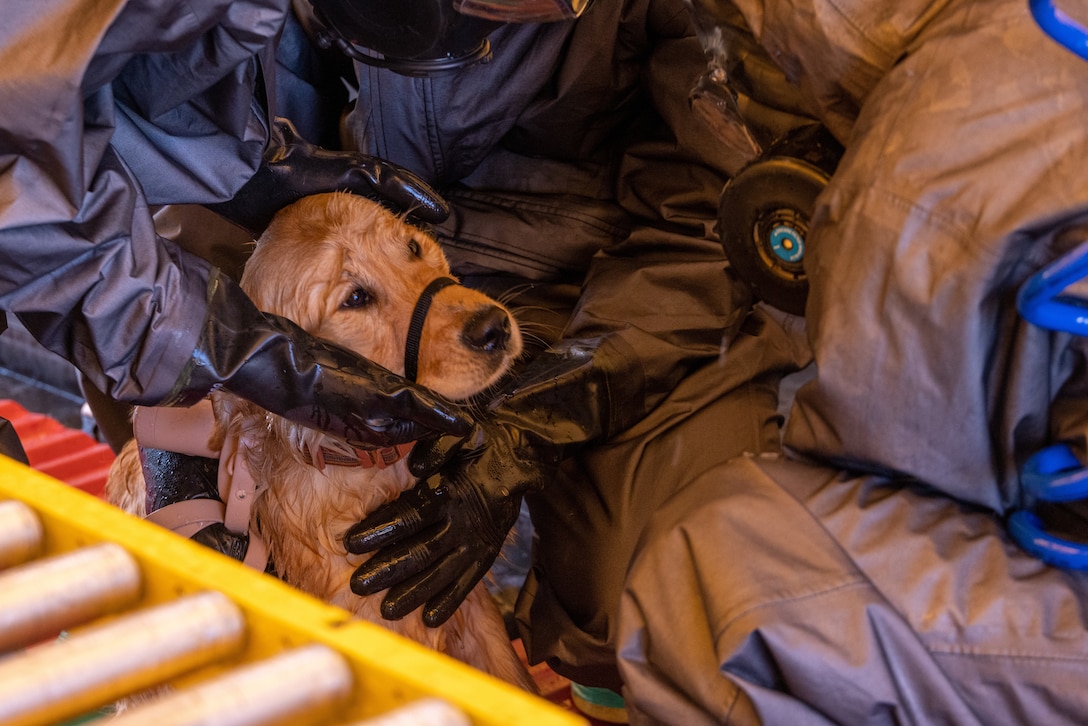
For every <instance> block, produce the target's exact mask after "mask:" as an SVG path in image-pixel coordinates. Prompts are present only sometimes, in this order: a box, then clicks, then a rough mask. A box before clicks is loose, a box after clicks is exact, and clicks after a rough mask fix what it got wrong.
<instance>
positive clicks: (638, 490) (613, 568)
mask: <svg viewBox="0 0 1088 726" xmlns="http://www.w3.org/2000/svg"><path fill="white" fill-rule="evenodd" d="M800 332H801V329H800V328H799V323H798V320H797V319H795V318H789V317H786V318H782V317H780V316H779V315H777V314H776V313H774V312H773V311H768V310H765V309H764V308H762V307H757V308H756V309H755V310H754V311H753V312H752V314H751V315H750V316H749V317H748V318H746V320H745V321H744V324H743V326H742V327H741V329H740V331H739V332H738V333H737V334H736V335H735V336H734V338H733V340H732V343H731V345H730V346H729V348H728V350H727V351H726V352H725V353H724V354H723V355H722V357H721V358H720V359H719V360H715V361H714V362H713V363H711V364H708V365H707V366H705V367H704V368H702V369H700V370H698V371H696V372H695V373H693V374H691V375H690V376H688V377H687V378H686V379H685V380H684V381H682V382H681V383H680V384H679V385H678V386H677V387H676V388H675V389H674V390H673V391H672V393H671V394H670V395H669V396H668V398H666V399H665V400H664V401H663V402H662V403H661V404H660V405H659V406H657V407H656V408H655V409H654V410H653V411H652V412H651V413H650V414H649V415H648V416H646V417H645V418H643V419H642V420H641V421H640V422H639V423H637V424H636V425H634V426H632V427H631V428H630V429H628V430H627V431H626V432H624V433H623V434H621V435H619V436H617V437H614V438H613V439H610V440H609V441H608V442H607V443H605V444H603V445H599V446H596V447H591V448H587V449H586V450H584V451H582V452H580V453H579V454H578V455H577V456H575V457H573V458H572V459H570V460H568V461H567V462H565V463H564V465H563V467H562V469H561V472H560V478H559V479H558V480H557V481H556V482H554V483H553V484H552V485H551V486H550V487H548V488H547V489H546V490H545V491H544V492H542V493H540V494H536V495H533V494H530V495H528V496H527V497H526V501H527V502H528V503H529V511H530V513H531V515H532V520H533V527H534V531H535V532H536V534H537V535H538V536H537V539H536V541H535V549H534V555H535V558H534V562H533V567H532V569H531V570H530V572H529V577H528V579H527V581H526V583H525V586H524V588H523V589H522V592H521V594H520V597H519V598H518V601H517V606H516V613H515V616H516V619H517V622H518V626H519V632H520V633H521V635H522V638H523V641H524V643H525V645H526V651H527V653H529V654H530V658H531V659H536V660H546V661H547V662H548V663H549V664H550V665H551V666H552V668H554V669H556V670H557V671H559V672H561V673H563V674H564V675H566V676H567V677H568V678H571V679H572V680H574V681H576V682H578V683H582V684H586V685H595V686H601V687H606V688H611V689H613V690H615V691H619V690H620V688H621V679H620V678H619V675H618V673H617V671H616V667H615V658H616V648H617V646H618V644H619V641H618V639H617V628H618V623H617V614H618V607H619V598H620V593H621V591H622V589H623V585H624V579H625V574H626V572H627V567H628V564H629V563H630V561H631V559H632V557H633V552H634V550H635V546H636V544H637V542H638V539H639V535H640V533H641V531H642V528H643V526H644V525H645V524H646V522H647V521H648V520H649V518H650V517H651V516H653V514H654V513H655V512H656V511H657V510H658V509H659V508H660V507H661V506H662V505H663V504H664V503H665V502H666V501H668V499H669V498H670V497H671V496H672V495H673V494H674V493H675V492H676V491H680V490H683V489H684V488H686V487H687V486H689V485H690V483H691V482H692V481H694V480H695V479H696V478H697V477H698V476H699V475H700V474H702V473H703V472H704V471H706V470H707V469H711V468H713V467H715V466H717V465H720V464H721V463H723V462H725V461H728V460H729V459H731V458H733V457H734V456H737V455H739V454H741V453H742V452H774V451H779V450H780V446H779V439H780V432H779V427H780V426H781V423H782V417H781V415H780V413H779V393H780V392H779V384H780V381H781V379H782V378H783V377H784V376H786V375H787V374H789V373H791V372H794V371H797V370H799V368H800V367H801V366H803V365H804V363H805V362H806V360H807V349H806V348H805V347H804V346H803V345H798V344H797V343H798V340H799V338H800ZM587 553H591V556H587ZM676 723H683V722H682V721H678V722H676Z"/></svg>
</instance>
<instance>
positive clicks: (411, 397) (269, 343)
mask: <svg viewBox="0 0 1088 726" xmlns="http://www.w3.org/2000/svg"><path fill="white" fill-rule="evenodd" d="M214 388H222V389H224V390H226V391H229V392H230V393H233V394H235V395H237V396H240V397H242V398H245V399H247V400H249V401H251V402H253V403H255V404H257V405H258V406H260V407H262V408H265V409H267V410H269V411H271V412H272V413H274V414H277V415H279V416H283V417H284V418H286V419H289V420H291V421H294V422H295V423H298V424H302V425H303V426H306V427H309V428H313V429H317V430H319V431H324V432H325V433H328V434H331V435H332V436H335V437H337V438H340V439H343V440H345V441H347V442H348V443H349V444H351V445H353V446H358V447H361V448H381V447H385V446H392V445H395V444H402V443H406V442H409V441H415V440H417V439H420V438H424V437H427V436H435V435H438V434H454V435H457V436H464V435H465V434H466V433H468V432H469V431H470V430H471V428H472V422H471V421H470V420H469V419H468V418H467V417H466V416H465V415H464V414H463V413H461V411H460V410H459V408H458V407H457V406H456V405H454V404H453V403H450V402H449V401H447V400H445V399H444V398H442V397H440V396H438V395H437V394H434V393H432V392H430V391H428V390H426V389H424V388H421V387H419V386H415V385H413V384H412V383H409V382H408V381H407V380H405V379H404V378H402V377H400V376H398V375H395V374H394V373H392V372H390V371H388V370H386V369H385V368H382V367H381V366H379V365H377V364H376V363H373V362H371V361H369V360H367V359H365V358H362V357H360V356H358V355H356V354H354V353H352V352H350V351H348V350H345V349H343V348H339V347H337V346H335V345H333V344H331V343H329V342H327V341H323V340H320V339H318V338H315V337H314V336H312V335H310V334H309V333H307V332H306V331H304V330H303V329H302V328H300V327H298V326H297V325H295V324H294V323H292V322H291V321H290V320H287V319H285V318H281V317H277V316H275V315H268V314H265V313H262V312H260V311H258V310H257V308H256V307H255V306H254V305H253V303H252V302H251V301H250V299H249V298H248V297H247V296H246V295H245V293H244V292H242V290H241V288H239V287H238V285H237V284H236V283H235V282H234V281H233V280H231V279H230V278H228V277H227V276H225V275H223V274H222V273H218V272H214V271H213V273H212V275H211V277H210V278H209V281H208V315H207V317H206V318H205V321H204V329H203V332H202V335H201V337H200V340H199V341H198V343H197V347H196V350H195V351H194V352H193V359H192V361H191V362H190V364H189V366H188V367H187V368H186V370H185V371H184V372H183V373H182V375H181V377H180V378H179V380H178V382H177V383H176V384H175V389H174V392H173V394H172V395H171V396H170V397H168V399H167V400H165V401H163V402H162V403H161V404H160V405H181V406H189V405H192V404H194V403H196V402H197V401H199V400H200V399H201V398H203V397H204V396H205V395H207V394H208V393H209V392H210V391H211V390H212V389H214Z"/></svg>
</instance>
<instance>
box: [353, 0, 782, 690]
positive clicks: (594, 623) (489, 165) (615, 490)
mask: <svg viewBox="0 0 1088 726" xmlns="http://www.w3.org/2000/svg"><path fill="white" fill-rule="evenodd" d="M491 42H492V47H493V49H494V57H493V58H492V59H491V60H490V62H488V63H484V64H477V65H474V66H470V67H468V68H465V69H462V70H459V71H457V72H455V73H451V74H444V75H441V76H434V77H429V78H412V77H406V76H397V75H396V74H393V73H390V72H387V71H383V70H381V69H377V68H373V67H369V66H361V65H359V66H357V68H356V71H357V74H358V81H359V94H358V100H357V101H356V104H355V107H354V109H353V111H352V113H351V114H350V115H349V117H348V121H347V128H346V132H347V136H348V137H349V138H350V139H352V141H353V143H354V144H355V146H356V147H357V148H358V149H359V150H360V151H363V152H365V153H369V154H373V155H376V156H380V157H382V158H385V159H388V160H390V161H393V162H395V163H399V164H402V165H404V166H406V167H408V168H410V169H412V170H413V171H415V172H417V173H418V174H420V176H422V177H423V178H424V179H425V180H426V181H428V182H430V183H432V184H435V185H437V186H438V188H439V190H440V192H441V193H442V194H443V196H444V197H445V198H446V199H447V200H448V201H449V202H450V204H451V207H452V212H451V215H450V219H449V220H448V221H447V222H445V223H443V224H442V225H439V226H438V227H437V231H438V234H439V238H440V240H441V242H442V243H443V246H444V249H445V250H446V252H447V254H448V256H449V257H450V259H451V264H452V265H453V268H454V271H455V272H456V273H457V274H459V275H467V276H471V277H472V278H473V279H474V280H480V279H483V278H486V277H488V276H491V277H500V276H501V277H503V278H504V279H505V278H514V282H512V283H511V285H510V286H509V287H507V288H506V290H505V293H506V294H505V295H504V294H500V295H499V296H500V298H501V299H504V300H507V299H509V300H510V302H511V304H512V305H513V306H514V308H515V311H516V308H517V306H518V297H517V296H516V293H517V292H518V291H519V290H526V289H531V290H532V291H533V293H534V296H535V298H536V299H537V300H541V299H542V298H543V299H544V302H543V304H545V305H548V304H549V303H548V302H547V301H546V297H545V293H546V291H547V290H548V289H549V288H550V287H551V286H558V287H557V288H556V289H560V290H563V291H566V290H567V289H569V286H571V285H577V286H580V290H581V294H580V296H579V298H578V300H577V301H576V302H575V304H574V308H573V310H572V311H571V314H570V315H569V316H567V317H565V318H561V319H559V320H557V321H556V323H555V329H554V330H550V331H548V335H549V337H551V336H554V335H556V334H557V335H558V342H559V344H563V345H566V344H574V345H577V344H578V341H579V340H586V341H593V342H592V343H591V344H587V345H586V349H587V350H595V349H601V339H605V340H607V341H608V346H607V348H608V349H611V350H623V351H627V352H628V353H629V354H628V355H626V361H625V368H624V369H622V370H619V371H616V373H615V375H616V376H628V377H629V381H640V382H642V385H641V386H640V390H637V391H635V392H634V393H633V395H628V396H625V397H624V398H623V400H619V401H615V402H614V409H615V410H613V411H611V412H609V414H608V419H609V420H612V421H623V422H630V421H634V420H638V421H639V423H638V424H635V425H634V426H633V427H632V428H631V429H630V430H629V431H628V432H626V433H623V434H620V435H619V436H618V437H615V438H614V439H611V440H609V443H607V444H604V445H602V444H601V442H600V441H592V442H589V444H590V445H589V446H587V448H586V450H585V451H584V452H582V453H580V454H579V455H578V456H577V457H574V458H573V459H571V460H569V461H568V462H567V464H566V465H565V466H564V468H563V473H562V474H561V476H560V477H559V478H558V479H557V480H556V481H554V482H552V483H551V484H549V485H548V486H546V487H545V491H544V492H543V493H542V494H541V495H539V496H532V497H530V498H528V501H529V507H530V509H531V511H532V516H533V520H534V526H537V523H538V522H539V523H540V524H539V526H540V527H541V530H540V533H541V536H540V537H539V538H538V543H539V545H538V547H537V562H538V563H539V564H538V567H537V568H536V569H534V574H533V576H532V577H533V580H534V581H533V583H531V584H530V585H529V587H527V588H526V593H525V594H524V595H523V603H521V604H519V613H520V615H519V620H520V621H521V625H522V627H521V630H520V632H521V635H522V638H523V641H524V642H525V644H526V648H527V651H528V653H529V658H530V660H532V661H533V662H538V661H541V660H548V662H549V663H551V664H552V666H553V667H554V668H556V669H557V670H559V671H560V672H561V673H563V674H564V675H568V676H570V677H577V679H579V680H580V682H584V683H589V684H594V683H597V684H600V685H606V684H608V685H612V684H615V683H616V681H617V676H616V668H615V655H614V649H613V645H612V638H613V624H614V615H615V610H616V607H617V605H618V601H619V590H620V586H621V584H622V572H623V569H624V567H625V566H626V562H627V559H628V558H629V555H630V549H631V547H632V546H633V539H631V533H636V534H637V532H638V530H639V529H640V527H641V522H642V521H644V520H645V518H646V517H648V516H649V514H650V513H651V512H652V511H653V508H654V506H655V505H656V503H657V502H659V501H661V500H663V499H664V498H665V496H667V494H668V493H670V492H671V491H674V490H675V489H677V488H679V487H682V486H683V485H684V483H685V481H686V479H687V478H688V477H690V476H692V475H694V473H695V472H696V470H698V469H699V468H700V467H704V466H709V465H710V464H712V463H715V462H717V461H718V460H719V458H718V457H725V456H729V455H732V454H735V453H739V452H740V451H743V450H744V449H745V448H748V447H755V448H759V447H761V446H764V445H772V444H774V442H775V440H776V438H777V430H776V426H777V420H776V419H774V422H773V423H768V420H767V418H766V417H768V416H769V417H774V416H775V413H774V402H773V400H772V401H771V402H770V403H769V404H768V408H769V413H768V412H766V411H764V410H762V409H759V408H758V407H754V408H752V409H744V408H739V409H735V410H732V411H730V412H728V413H723V414H721V415H718V414H717V413H711V412H710V411H711V410H712V408H713V406H712V404H713V402H714V401H715V400H716V399H717V398H718V397H720V396H721V395H723V392H724V391H729V390H732V389H734V388H737V389H743V390H747V388H746V386H747V384H746V383H745V382H743V381H739V380H737V379H735V378H734V377H732V376H731V374H730V372H729V367H728V366H725V367H724V368H721V367H719V364H718V361H719V354H720V352H721V350H722V347H723V341H727V340H730V339H732V338H734V337H737V336H738V335H740V329H741V326H742V324H743V322H744V320H745V315H746V313H747V310H748V307H749V301H748V297H747V292H746V290H745V289H744V288H743V286H741V285H739V284H738V283H737V281H736V280H735V279H734V278H733V277H732V276H731V274H730V273H729V272H728V270H727V265H726V262H725V260H724V258H723V256H722V252H721V248H720V245H719V244H718V242H717V241H716V239H715V238H714V234H713V227H714V224H715V218H716V210H717V199H718V194H719V193H720V191H721V188H722V186H723V185H724V183H725V179H726V175H725V172H724V169H725V168H726V166H727V164H728V161H729V159H728V158H727V156H726V155H724V154H722V153H721V149H720V148H719V147H718V145H717V144H715V143H714V141H713V139H711V138H709V137H708V136H707V134H706V133H705V129H704V128H703V127H702V126H701V122H700V121H699V120H698V119H697V118H696V117H695V116H694V115H693V114H692V113H691V110H690V107H689V105H688V92H689V91H690V89H691V88H692V86H693V84H694V83H695V81H696V80H697V78H698V77H699V75H700V74H701V73H702V72H703V71H704V69H705V67H706V60H705V57H704V55H703V52H702V48H701V47H700V45H699V43H698V40H697V39H696V38H695V36H694V31H693V29H692V26H691V23H690V17H689V15H688V13H687V9H686V7H685V6H684V5H683V3H682V2H678V1H673V0H639V1H638V2H633V3H594V4H593V5H592V6H591V7H590V8H589V9H588V10H587V11H586V13H585V14H584V15H583V16H582V17H581V18H579V19H578V20H577V21H573V22H564V23H554V24H548V25H530V26H506V27H503V28H500V29H499V30H497V31H496V32H495V34H494V35H493V36H492V37H491ZM496 89H501V92H497V91H496ZM491 291H492V292H494V290H493V289H492V290H491ZM511 296H512V297H511ZM560 302H562V303H566V302H567V300H566V297H565V296H563V299H562V300H561V301H560ZM752 355H753V356H755V358H756V359H758V358H759V356H760V355H762V354H760V353H758V352H753V353H752ZM757 365H758V360H756V362H753V363H752V366H757ZM782 365H785V364H782ZM788 365H789V366H796V365H798V364H797V363H796V362H792V361H791V362H790V363H789V364H788ZM720 370H724V371H725V374H726V376H725V378H722V377H720V376H719V371H720ZM753 385H755V386H757V387H759V386H761V385H762V384H753ZM760 395H761V396H762V394H760ZM772 398H773V396H772ZM587 405H589V406H595V405H596V404H594V403H591V402H587ZM704 410H705V411H707V413H701V412H703V411H704ZM767 426H769V427H770V429H774V431H773V432H772V433H768V429H766V428H765V427H767ZM732 430H738V431H739V432H740V433H742V434H743V436H742V437H738V438H737V439H735V440H728V435H727V434H726V435H725V438H724V439H723V433H722V432H723V431H725V432H728V431H732ZM656 441H660V442H661V444H660V445H659V444H657V443H654V442H656ZM620 442H622V443H620ZM659 446H660V448H659ZM675 447H679V449H677V450H678V451H683V452H685V454H687V455H686V456H681V455H679V454H674V453H673V449H674V448H675ZM688 458H690V461H685V459H688ZM568 534H570V535H572V536H567V535H568ZM589 560H592V561H593V562H592V563H590V562H588V561H589Z"/></svg>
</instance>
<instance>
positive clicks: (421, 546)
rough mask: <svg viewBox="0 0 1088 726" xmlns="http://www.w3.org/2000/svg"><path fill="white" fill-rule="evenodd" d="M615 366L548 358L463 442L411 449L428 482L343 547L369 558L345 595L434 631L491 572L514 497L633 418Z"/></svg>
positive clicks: (578, 351) (590, 355)
mask: <svg viewBox="0 0 1088 726" xmlns="http://www.w3.org/2000/svg"><path fill="white" fill-rule="evenodd" d="M583 343H584V341H583ZM622 363H623V361H622V360H621V359H620V358H619V357H617V356H616V355H615V354H609V353H607V352H606V351H605V349H604V348H603V347H597V348H593V347H591V346H587V345H584V344H582V345H577V346H575V345H571V346H568V347H567V348H566V349H564V350H554V349H553V350H550V351H546V352H545V353H543V354H542V355H541V356H539V357H538V358H537V359H536V360H535V361H534V362H533V364H532V365H531V366H530V368H529V370H527V371H526V372H525V374H524V375H522V376H521V377H520V379H519V382H518V383H517V384H516V385H515V386H514V387H512V388H511V389H510V390H508V392H506V393H505V394H503V395H501V396H499V397H498V398H497V399H496V400H495V402H494V403H493V404H492V406H491V407H490V409H489V411H488V412H487V413H485V414H484V416H482V417H481V418H480V420H479V421H478V423H477V425H476V428H475V430H474V431H473V432H472V434H471V435H470V436H468V437H466V438H464V439H461V440H458V441H452V440H450V439H449V438H446V439H440V440H437V441H430V442H420V443H417V444H416V446H415V448H414V449H413V450H412V453H411V454H410V456H409V459H408V464H409V467H410V468H411V470H412V473H413V474H415V475H416V476H418V477H421V478H424V477H426V479H425V480H424V481H421V482H420V483H419V484H418V485H417V486H416V487H415V488H414V489H412V490H410V491H407V492H405V493H404V494H402V495H401V496H400V497H399V498H398V499H397V500H396V501H394V502H391V503H389V504H387V505H385V506H383V507H380V508H379V509H377V510H375V511H374V512H373V513H371V514H370V516H368V517H367V518H366V519H364V520H363V521H362V522H360V523H358V524H357V525H355V526H354V527H352V528H351V529H350V530H349V531H348V533H347V535H346V536H345V546H346V547H347V549H348V551H349V552H353V553H356V554H362V553H365V552H372V551H375V550H377V552H376V553H375V554H374V556H373V557H371V559H369V560H367V561H366V562H364V563H363V564H362V565H361V566H360V567H359V568H358V569H357V570H356V571H355V574H354V575H353V576H352V580H351V589H352V591H353V592H355V593H356V594H358V595H371V594H374V593H376V592H379V591H381V590H383V589H385V588H390V590H389V592H388V594H387V595H386V597H385V599H384V601H383V602H382V615H383V617H385V618H387V619H391V620H394V619H398V618H401V617H404V616H405V615H407V614H408V613H410V612H411V611H412V610H414V609H415V608H417V607H419V606H420V605H423V606H424V609H423V622H424V623H425V624H426V625H428V626H431V627H435V626H438V625H441V624H442V623H444V622H445V621H446V620H447V619H448V618H449V617H450V616H451V615H453V612H454V611H455V610H456V609H457V607H458V606H459V605H460V604H461V602H462V601H463V600H464V599H465V597H466V596H467V595H468V593H469V591H470V590H471V589H472V588H473V587H474V586H475V585H476V583H477V582H479V580H480V578H482V577H483V576H484V574H486V573H487V571H488V569H489V568H490V567H491V565H492V563H493V562H494V561H495V557H496V556H497V555H498V553H499V550H500V548H501V547H502V545H503V542H504V540H505V538H506V535H507V533H508V532H509V531H510V528H511V527H512V526H513V525H514V522H515V521H516V520H517V517H518V512H519V510H520V507H521V500H522V497H523V495H524V494H525V493H526V492H529V491H534V490H539V489H543V488H544V487H546V486H547V485H548V484H549V483H550V482H551V480H552V479H554V477H555V474H556V471H557V469H558V466H559V462H560V461H561V459H562V458H563V457H564V456H567V455H569V454H570V453H571V452H572V450H573V449H574V447H576V446H578V445H581V444H584V443H586V442H588V441H591V440H595V439H601V438H605V437H607V436H609V435H610V434H611V433H613V432H615V431H618V430H620V428H622V427H623V426H626V425H628V424H630V423H631V422H632V421H633V419H634V418H635V417H637V416H638V415H640V414H641V412H642V403H641V402H642V401H643V396H642V391H641V380H640V379H639V377H638V376H637V375H630V374H624V375H617V371H619V370H622ZM617 386H622V387H623V388H622V389H620V390H617ZM613 402H620V405H619V406H613ZM436 472H437V473H436Z"/></svg>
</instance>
